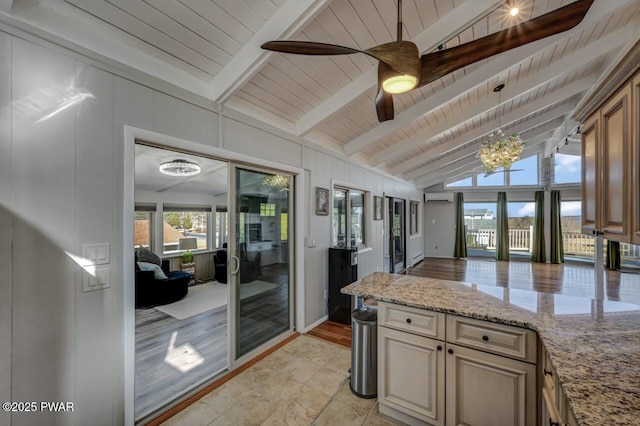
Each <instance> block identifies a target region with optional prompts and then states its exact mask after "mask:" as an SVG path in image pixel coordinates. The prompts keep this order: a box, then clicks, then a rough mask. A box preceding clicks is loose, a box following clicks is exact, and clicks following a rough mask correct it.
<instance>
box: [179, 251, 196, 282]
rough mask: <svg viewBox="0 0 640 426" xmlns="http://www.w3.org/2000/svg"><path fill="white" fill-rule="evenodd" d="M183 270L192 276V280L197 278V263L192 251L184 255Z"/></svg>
mask: <svg viewBox="0 0 640 426" xmlns="http://www.w3.org/2000/svg"><path fill="white" fill-rule="evenodd" d="M182 270H183V271H185V272H188V273H190V274H191V278H194V277H195V276H196V262H194V256H193V253H192V252H191V251H190V250H187V251H185V252H184V253H182Z"/></svg>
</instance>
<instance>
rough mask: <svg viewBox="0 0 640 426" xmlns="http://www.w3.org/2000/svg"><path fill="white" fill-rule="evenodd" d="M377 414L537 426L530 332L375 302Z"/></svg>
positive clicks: (533, 344)
mask: <svg viewBox="0 0 640 426" xmlns="http://www.w3.org/2000/svg"><path fill="white" fill-rule="evenodd" d="M378 312H379V320H378V402H379V404H380V412H382V413H383V414H387V415H389V416H391V417H394V418H396V419H398V420H401V421H403V422H405V423H408V424H425V423H426V424H430V425H438V426H439V425H455V426H459V425H465V424H472V425H474V426H475V425H479V426H483V425H491V426H493V425H496V424H509V425H522V426H533V425H535V424H536V419H537V415H536V404H537V396H536V395H537V394H536V389H537V388H536V364H535V363H536V354H537V336H536V334H535V332H533V331H531V330H525V329H521V328H518V327H511V326H506V325H502V324H497V323H491V322H488V321H480V320H474V319H469V318H463V317H458V316H456V315H451V314H444V313H438V312H431V311H428V310H423V309H416V308H410V307H406V306H402V305H395V304H391V303H386V302H379V305H378Z"/></svg>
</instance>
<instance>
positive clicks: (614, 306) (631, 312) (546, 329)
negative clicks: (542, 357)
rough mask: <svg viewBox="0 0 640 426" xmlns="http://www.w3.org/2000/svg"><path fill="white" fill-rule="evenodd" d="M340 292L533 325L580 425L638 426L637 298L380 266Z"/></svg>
mask: <svg viewBox="0 0 640 426" xmlns="http://www.w3.org/2000/svg"><path fill="white" fill-rule="evenodd" d="M342 293H345V294H349V295H353V296H364V297H367V298H373V299H376V300H380V301H385V302H391V303H397V304H401V305H407V306H413V307H416V308H423V309H429V310H433V311H438V312H444V313H449V314H454V315H460V316H465V317H470V318H476V319H481V320H486V321H492V322H497V323H502V324H508V325H514V326H518V327H524V328H529V329H532V330H535V331H536V332H537V333H538V336H539V337H540V340H541V341H542V343H543V344H544V346H545V348H546V350H547V352H548V354H549V357H550V359H551V362H552V364H553V366H554V368H555V369H556V374H557V377H558V380H559V382H560V386H561V388H562V389H563V391H564V393H565V395H566V398H567V401H568V403H569V405H570V407H571V410H572V412H573V414H574V416H575V417H576V420H577V421H578V424H579V425H585V426H601V425H608V424H615V425H640V305H633V304H627V303H620V302H611V301H607V300H595V299H587V298H580V297H570V296H563V295H557V294H551V293H542V292H536V291H530V290H517V289H510V288H503V287H496V286H486V285H476V284H467V283H461V282H455V281H445V280H438V279H432V278H422V277H413V276H407V275H394V274H389V273H383V272H376V273H373V274H371V275H369V276H367V277H365V278H363V279H362V280H360V281H356V282H355V283H353V284H350V285H348V286H346V287H344V288H343V289H342Z"/></svg>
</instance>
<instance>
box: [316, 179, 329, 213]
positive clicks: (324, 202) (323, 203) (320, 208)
mask: <svg viewBox="0 0 640 426" xmlns="http://www.w3.org/2000/svg"><path fill="white" fill-rule="evenodd" d="M316 214H317V215H319V216H328V215H329V190H328V189H325V188H320V187H319V186H316Z"/></svg>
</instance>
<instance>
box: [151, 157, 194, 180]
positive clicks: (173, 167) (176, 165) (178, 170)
mask: <svg viewBox="0 0 640 426" xmlns="http://www.w3.org/2000/svg"><path fill="white" fill-rule="evenodd" d="M159 169H160V173H163V174H165V175H169V176H194V175H197V174H198V173H200V166H198V165H197V164H196V163H192V162H190V161H187V160H173V161H168V162H166V163H162V164H160V167H159Z"/></svg>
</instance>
